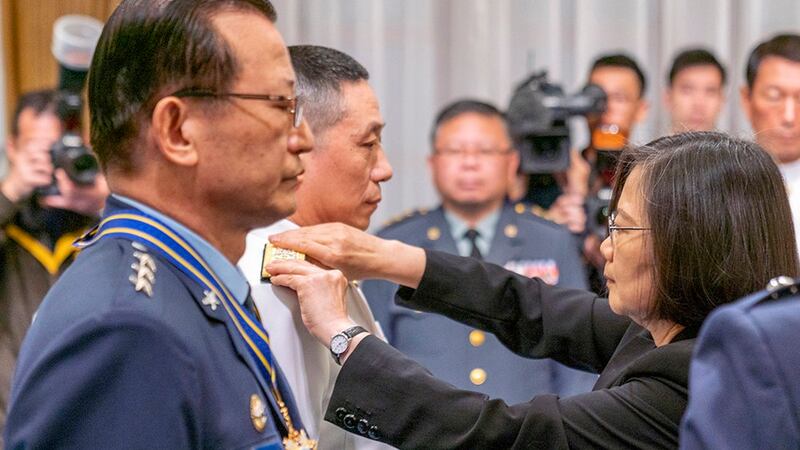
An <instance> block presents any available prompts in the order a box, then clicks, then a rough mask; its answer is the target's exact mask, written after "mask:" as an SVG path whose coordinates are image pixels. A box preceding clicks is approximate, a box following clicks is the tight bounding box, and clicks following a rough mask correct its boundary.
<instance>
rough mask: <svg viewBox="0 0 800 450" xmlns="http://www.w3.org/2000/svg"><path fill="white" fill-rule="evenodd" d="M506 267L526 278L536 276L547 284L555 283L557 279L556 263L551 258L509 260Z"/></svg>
mask: <svg viewBox="0 0 800 450" xmlns="http://www.w3.org/2000/svg"><path fill="white" fill-rule="evenodd" d="M504 267H505V268H506V269H508V270H510V271H512V272H515V273H517V274H519V275H522V276H524V277H528V278H534V277H538V278H541V279H542V281H544V282H545V283H547V284H557V283H558V279H559V271H558V264H556V262H555V260H553V259H525V260H519V261H509V262H507V263H506V265H505V266H504Z"/></svg>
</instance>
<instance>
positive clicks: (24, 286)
mask: <svg viewBox="0 0 800 450" xmlns="http://www.w3.org/2000/svg"><path fill="white" fill-rule="evenodd" d="M62 99H63V94H62V93H61V92H59V91H56V90H43V91H36V92H30V93H28V94H25V95H23V96H22V97H21V98H20V100H19V103H18V106H17V108H16V111H15V113H14V117H13V121H12V123H11V133H10V134H11V135H10V137H9V139H8V141H7V143H6V154H7V156H8V162H9V171H8V174H7V176H6V178H5V179H4V180H2V182H0V261H1V262H0V428H3V427H4V426H5V419H6V417H5V414H6V410H7V406H8V395H9V390H10V384H11V377H12V375H13V373H14V367H15V365H16V360H17V353H18V352H19V348H20V344H21V343H22V339H23V337H24V336H25V333H26V331H27V329H28V326H29V325H30V323H31V320H32V318H33V315H34V313H35V312H36V309H37V308H38V307H39V304H40V303H41V301H42V299H43V298H44V296H45V294H46V293H47V291H48V289H49V288H50V286H52V285H53V283H54V282H55V281H56V279H57V278H58V277H59V275H61V273H62V272H63V271H64V270H65V269H66V267H67V266H68V265H69V263H70V262H71V261H72V259H73V257H74V256H75V250H74V248H73V247H72V242H73V241H74V240H75V239H76V238H77V237H79V236H80V235H81V233H82V232H83V231H85V230H86V229H87V228H88V227H89V226H90V225H91V224H92V223H93V222H94V221H95V220H96V218H97V216H98V215H99V213H100V210H101V209H102V208H103V205H104V202H105V198H106V196H107V195H108V188H107V186H106V182H105V179H104V178H103V176H102V175H100V174H97V173H96V170H95V171H94V175H92V174H89V175H92V182H91V183H87V184H83V185H81V184H79V183H77V182H76V181H74V180H73V179H72V177H74V176H75V175H74V173H75V170H76V169H81V168H83V166H82V164H85V161H82V160H81V158H82V157H80V156H79V157H78V158H77V159H73V160H72V163H73V164H72V165H71V166H67V167H58V166H59V165H60V164H61V165H66V164H67V163H68V162H69V161H67V159H68V158H66V157H64V156H59V155H58V154H56V155H52V153H57V152H58V150H57V148H58V145H57V143H59V142H60V141H61V140H62V132H63V129H64V125H63V124H62V120H61V118H60V117H59V115H58V108H59V103H60V102H61V101H62ZM54 147H56V148H54ZM54 150H55V151H54ZM54 156H55V158H54ZM54 159H57V160H58V161H56V164H55V165H54V161H53V160H54ZM59 163H60V164H59ZM76 164H77V165H78V167H77V168H76V167H75V165H76ZM85 172H86V171H84V174H83V175H84V176H86V173H85ZM70 174H71V175H70ZM56 190H57V191H58V194H53V195H43V193H44V192H53V193H55V192H56Z"/></svg>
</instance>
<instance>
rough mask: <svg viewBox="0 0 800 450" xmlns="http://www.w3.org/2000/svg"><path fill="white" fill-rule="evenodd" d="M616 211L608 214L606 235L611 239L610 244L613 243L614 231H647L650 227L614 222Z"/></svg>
mask: <svg viewBox="0 0 800 450" xmlns="http://www.w3.org/2000/svg"><path fill="white" fill-rule="evenodd" d="M616 221H617V213H616V212H612V213H611V214H609V216H608V237H609V238H610V239H611V245H614V232H615V231H647V230H650V227H621V226H619V225H617V224H616Z"/></svg>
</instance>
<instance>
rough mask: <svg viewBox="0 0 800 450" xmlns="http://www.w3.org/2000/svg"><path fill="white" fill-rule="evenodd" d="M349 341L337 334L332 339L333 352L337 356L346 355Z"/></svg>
mask: <svg viewBox="0 0 800 450" xmlns="http://www.w3.org/2000/svg"><path fill="white" fill-rule="evenodd" d="M347 343H348V339H347V336H345V335H343V334H337V335H336V336H334V337H333V338H331V351H332V352H333V353H335V354H337V355H340V354H342V353H344V351H345V350H347Z"/></svg>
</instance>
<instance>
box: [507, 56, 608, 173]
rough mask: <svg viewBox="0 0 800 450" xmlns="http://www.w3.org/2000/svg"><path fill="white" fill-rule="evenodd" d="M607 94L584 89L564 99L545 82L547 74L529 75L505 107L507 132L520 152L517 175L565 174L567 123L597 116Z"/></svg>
mask: <svg viewBox="0 0 800 450" xmlns="http://www.w3.org/2000/svg"><path fill="white" fill-rule="evenodd" d="M606 102H607V97H606V93H605V92H604V91H603V89H602V88H601V87H600V86H597V85H594V84H588V85H586V86H585V87H584V88H583V89H582V90H581V91H580V92H577V93H575V94H573V95H565V94H564V90H563V89H562V88H561V86H559V85H557V84H553V83H549V82H548V81H547V72H546V71H541V72H537V73H534V74H532V75H531V76H529V77H528V78H527V79H526V80H525V81H523V82H522V83H521V84H520V85H519V86H518V87H517V88H516V89H515V90H514V94H513V95H512V97H511V102H510V104H509V105H508V113H507V114H508V126H509V132H510V134H511V137H512V139H513V140H514V144H515V146H516V148H517V150H518V151H519V152H520V171H521V172H522V173H527V174H552V173H554V172H561V171H565V170H567V168H568V167H569V152H570V148H571V141H570V135H569V126H568V125H567V119H569V118H570V117H573V116H584V117H588V116H592V115H598V116H599V115H600V114H602V113H603V112H604V111H605V110H606Z"/></svg>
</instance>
